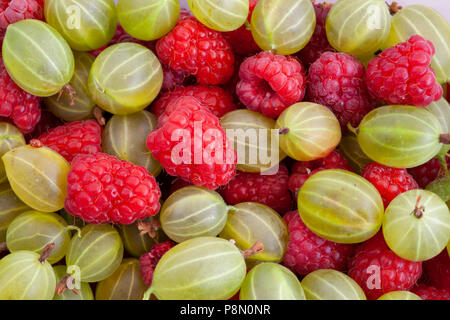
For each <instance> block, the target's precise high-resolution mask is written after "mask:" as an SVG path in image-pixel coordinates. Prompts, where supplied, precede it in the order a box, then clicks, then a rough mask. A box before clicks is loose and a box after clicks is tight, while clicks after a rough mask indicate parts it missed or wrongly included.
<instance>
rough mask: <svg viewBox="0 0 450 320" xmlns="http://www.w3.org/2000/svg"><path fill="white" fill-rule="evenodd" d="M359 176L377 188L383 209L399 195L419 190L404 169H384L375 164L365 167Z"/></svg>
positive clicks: (384, 167)
mask: <svg viewBox="0 0 450 320" xmlns="http://www.w3.org/2000/svg"><path fill="white" fill-rule="evenodd" d="M361 176H362V177H363V178H365V179H367V180H368V181H369V182H370V183H371V184H373V185H374V186H375V188H377V190H378V192H379V193H380V195H381V198H382V199H383V204H384V207H385V208H386V207H387V206H388V205H389V203H390V202H391V201H392V200H394V198H395V197H397V196H398V195H399V194H401V193H403V192H405V191H408V190H412V189H418V188H419V186H418V184H417V182H416V180H414V178H413V177H412V176H411V175H410V174H408V171H406V169H396V168H391V167H386V166H383V165H381V164H378V163H376V162H372V163H369V164H368V165H367V166H365V168H364V170H363V172H362V174H361Z"/></svg>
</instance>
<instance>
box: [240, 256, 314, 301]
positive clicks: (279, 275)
mask: <svg viewBox="0 0 450 320" xmlns="http://www.w3.org/2000/svg"><path fill="white" fill-rule="evenodd" d="M239 300H306V297H305V293H304V292H303V288H302V286H301V284H300V281H299V280H298V279H297V277H296V275H295V274H294V273H292V271H291V270H289V269H288V268H286V267H284V266H282V265H280V264H277V263H271V262H265V263H261V264H258V265H257V266H255V267H254V268H252V269H251V270H250V272H249V273H248V274H247V276H246V277H245V280H244V282H243V283H242V286H241V291H240V293H239Z"/></svg>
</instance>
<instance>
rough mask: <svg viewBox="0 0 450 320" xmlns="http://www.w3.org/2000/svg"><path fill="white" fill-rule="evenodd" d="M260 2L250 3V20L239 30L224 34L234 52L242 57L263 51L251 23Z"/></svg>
mask: <svg viewBox="0 0 450 320" xmlns="http://www.w3.org/2000/svg"><path fill="white" fill-rule="evenodd" d="M258 1H259V0H250V1H249V11H248V18H247V21H245V23H244V25H242V26H241V27H240V28H239V29H236V30H234V31H230V32H224V33H222V34H223V36H224V37H225V39H227V40H228V42H229V43H230V44H231V47H232V48H233V51H234V52H236V53H237V54H239V55H242V56H249V55H252V54H255V53H257V52H258V51H261V49H260V48H259V46H258V45H257V44H256V42H255V40H254V39H253V35H252V32H251V31H250V22H251V19H252V14H253V10H254V9H255V6H256V4H257V3H258Z"/></svg>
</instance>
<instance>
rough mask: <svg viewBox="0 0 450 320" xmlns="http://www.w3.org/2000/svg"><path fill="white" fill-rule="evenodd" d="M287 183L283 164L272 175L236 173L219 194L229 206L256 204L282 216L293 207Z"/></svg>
mask: <svg viewBox="0 0 450 320" xmlns="http://www.w3.org/2000/svg"><path fill="white" fill-rule="evenodd" d="M288 181H289V172H288V169H287V168H286V166H285V165H284V164H281V165H280V167H279V169H278V172H277V173H276V174H274V175H261V174H259V173H248V172H238V174H237V175H236V177H234V178H233V179H232V180H231V181H230V182H229V183H228V184H227V185H226V186H225V187H223V188H222V189H221V190H220V194H221V195H222V196H223V198H224V199H225V202H226V203H228V204H230V205H234V204H237V203H240V202H258V203H261V204H265V205H266V206H268V207H271V208H272V209H274V210H275V211H277V212H278V213H280V214H284V213H286V212H287V211H288V210H290V209H292V206H293V201H292V197H291V194H290V193H289V189H288Z"/></svg>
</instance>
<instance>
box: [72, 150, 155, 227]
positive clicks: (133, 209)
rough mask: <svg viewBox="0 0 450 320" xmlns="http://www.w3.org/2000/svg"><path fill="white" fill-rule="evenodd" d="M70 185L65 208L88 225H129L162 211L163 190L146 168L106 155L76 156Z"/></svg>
mask: <svg viewBox="0 0 450 320" xmlns="http://www.w3.org/2000/svg"><path fill="white" fill-rule="evenodd" d="M67 184H68V185H67V198H66V200H65V209H66V210H67V212H69V213H70V214H71V215H73V216H74V217H79V218H81V219H82V220H83V221H85V222H88V223H92V224H99V223H121V224H130V223H133V222H134V221H136V220H140V219H143V218H145V217H148V216H153V215H155V214H156V213H158V211H159V208H160V203H159V198H160V197H161V191H160V190H159V187H158V185H157V183H156V180H155V178H154V177H153V176H152V175H151V174H150V173H149V172H148V171H147V170H146V169H145V168H144V167H141V166H136V165H134V164H133V163H131V162H127V161H122V160H119V159H117V158H116V157H114V156H110V155H107V154H104V153H95V154H80V155H77V156H76V157H75V158H74V159H73V160H72V168H71V169H70V171H69V174H68V177H67Z"/></svg>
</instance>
